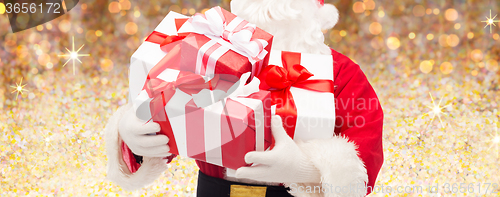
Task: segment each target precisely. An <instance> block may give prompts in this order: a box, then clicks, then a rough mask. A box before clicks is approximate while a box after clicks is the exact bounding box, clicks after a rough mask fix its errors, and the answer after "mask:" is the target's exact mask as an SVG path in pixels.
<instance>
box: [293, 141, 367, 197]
mask: <svg viewBox="0 0 500 197" xmlns="http://www.w3.org/2000/svg"><path fill="white" fill-rule="evenodd" d="M297 144H298V146H299V147H300V149H301V150H302V151H303V152H304V153H305V154H306V155H308V156H309V158H310V159H311V162H312V163H313V164H314V166H315V167H316V168H318V169H319V171H320V173H321V183H317V184H310V183H306V184H304V183H297V184H295V185H290V184H287V186H288V187H290V188H291V189H292V191H291V192H293V189H294V188H295V189H296V190H295V193H291V194H292V195H294V196H297V197H313V196H325V197H337V196H350V197H358V196H365V195H366V183H368V174H367V172H366V168H365V165H364V164H363V161H362V160H361V159H360V158H359V157H358V152H357V150H356V149H357V147H356V145H355V144H354V143H353V142H349V141H348V139H347V138H345V137H340V136H335V137H333V138H331V139H316V140H310V141H307V142H298V143H297ZM314 186H316V187H318V186H323V187H325V191H326V192H325V193H321V194H319V193H306V192H302V193H299V192H298V191H299V190H298V188H299V187H302V188H304V189H307V188H308V187H309V188H313V189H314ZM343 187H346V188H349V190H350V192H351V193H347V192H346V193H342V192H339V191H340V189H342V188H343ZM335 188H338V189H337V192H336V191H335ZM332 190H333V191H332ZM303 191H306V190H303ZM346 191H347V190H346ZM318 192H319V191H318Z"/></svg>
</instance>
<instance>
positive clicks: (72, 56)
mask: <svg viewBox="0 0 500 197" xmlns="http://www.w3.org/2000/svg"><path fill="white" fill-rule="evenodd" d="M83 46H85V45H84V44H83V45H82V46H81V47H80V48H78V50H76V51H75V37H73V43H72V45H71V47H72V50H71V51H70V50H69V49H68V48H66V51H68V54H64V55H59V57H69V58H68V61H66V63H64V65H63V67H65V66H66V64H68V62H69V61H73V75H74V74H75V60H77V61H78V62H80V63H82V61H80V59H79V58H78V57H83V56H86V57H88V56H90V54H79V53H78V52H80V50H82V48H83Z"/></svg>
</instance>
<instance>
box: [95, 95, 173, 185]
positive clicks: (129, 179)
mask: <svg viewBox="0 0 500 197" xmlns="http://www.w3.org/2000/svg"><path fill="white" fill-rule="evenodd" d="M131 107H132V105H130V104H128V105H126V106H123V107H120V108H119V109H118V110H117V111H116V112H115V114H113V116H112V117H111V118H110V119H109V121H108V124H107V125H106V128H105V129H104V132H105V141H106V155H107V158H108V164H107V178H108V179H109V180H111V181H113V182H115V183H116V184H118V185H119V186H121V187H122V188H123V189H125V190H136V189H140V188H142V187H145V186H147V185H149V184H151V183H152V182H154V181H155V180H156V179H157V178H158V177H159V176H160V175H161V174H162V173H163V172H164V171H165V170H166V169H167V164H166V159H163V158H152V157H144V158H143V162H142V165H141V167H140V168H139V169H138V170H137V172H135V173H133V174H132V173H130V170H129V169H128V167H127V165H126V164H125V162H124V161H123V159H122V152H121V141H122V140H121V139H120V136H119V133H118V122H119V120H120V118H122V117H123V114H124V113H125V111H127V109H129V108H131Z"/></svg>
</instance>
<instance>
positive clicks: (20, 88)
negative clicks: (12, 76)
mask: <svg viewBox="0 0 500 197" xmlns="http://www.w3.org/2000/svg"><path fill="white" fill-rule="evenodd" d="M24 86H26V84H24V85H23V78H22V77H21V81H20V82H19V83H16V85H15V86H10V87H12V88H14V91H12V92H11V93H14V92H16V99H17V97H19V93H21V95H23V92H24V91H26V92H28V90H26V89H25V88H24Z"/></svg>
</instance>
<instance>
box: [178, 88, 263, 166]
mask: <svg viewBox="0 0 500 197" xmlns="http://www.w3.org/2000/svg"><path fill="white" fill-rule="evenodd" d="M270 96H271V94H270V92H268V91H259V92H257V93H254V94H251V95H249V96H248V97H246V98H251V99H256V100H260V101H262V104H263V109H264V114H261V115H263V116H264V117H262V120H264V121H263V122H260V121H259V120H256V119H257V118H256V115H257V114H256V113H255V110H254V109H252V108H250V107H249V106H246V105H244V104H242V103H240V102H239V101H237V100H233V99H227V102H226V103H225V107H224V108H223V110H222V113H221V114H219V116H220V118H219V120H220V121H219V122H215V121H211V120H212V119H213V118H210V117H211V116H212V117H213V115H214V113H217V112H214V109H213V108H212V109H210V108H208V109H206V108H199V107H197V106H196V104H195V103H194V102H193V101H190V102H189V103H187V104H186V105H185V110H186V114H185V118H186V123H188V122H189V123H188V124H186V127H185V128H186V130H185V131H186V139H185V140H186V146H185V148H186V153H187V155H185V156H187V157H189V158H193V159H197V160H200V161H205V162H208V163H212V164H215V165H219V166H223V167H227V168H231V169H238V168H239V167H243V166H248V164H246V162H245V155H246V153H248V152H250V151H256V150H258V151H264V150H266V149H267V148H268V147H269V146H270V145H271V141H272V134H271V129H270V118H271V111H270V107H271V102H270V101H271V98H270ZM207 110H212V111H208V112H207ZM215 111H217V110H215ZM261 126H262V127H263V129H264V130H263V131H261V132H263V133H261V134H260V135H262V136H260V138H261V139H258V138H259V137H258V136H256V135H259V134H257V132H258V131H257V130H258V128H257V127H261ZM174 130H175V126H174ZM174 139H175V140H176V141H178V140H179V139H178V138H176V137H175V134H174ZM208 143H210V144H211V145H209V144H208ZM259 143H261V145H260V146H261V147H260V149H261V150H259V148H258V147H257V146H259V145H258V144H259ZM177 145H178V147H177V148H178V149H180V148H181V147H180V146H179V144H177ZM186 153H184V154H186ZM176 154H180V155H184V154H183V153H182V152H177V153H176Z"/></svg>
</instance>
